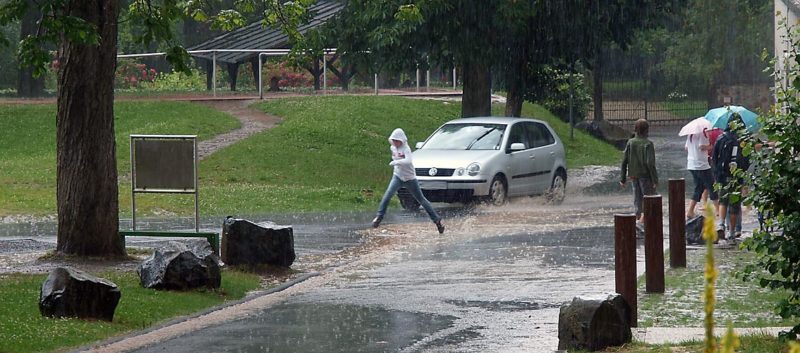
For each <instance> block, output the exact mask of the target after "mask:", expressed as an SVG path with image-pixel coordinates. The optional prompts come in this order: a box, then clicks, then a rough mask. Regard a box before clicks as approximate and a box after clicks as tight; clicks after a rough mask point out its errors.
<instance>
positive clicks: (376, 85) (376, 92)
mask: <svg viewBox="0 0 800 353" xmlns="http://www.w3.org/2000/svg"><path fill="white" fill-rule="evenodd" d="M375 95H376V96H377V95H378V74H377V73H376V74H375Z"/></svg>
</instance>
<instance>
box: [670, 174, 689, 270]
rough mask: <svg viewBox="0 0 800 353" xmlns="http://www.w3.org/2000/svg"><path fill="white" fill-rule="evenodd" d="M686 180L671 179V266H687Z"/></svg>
mask: <svg viewBox="0 0 800 353" xmlns="http://www.w3.org/2000/svg"><path fill="white" fill-rule="evenodd" d="M685 214H686V182H685V181H684V180H683V178H681V179H670V180H669V267H672V268H678V267H686V219H685V218H684V217H685Z"/></svg>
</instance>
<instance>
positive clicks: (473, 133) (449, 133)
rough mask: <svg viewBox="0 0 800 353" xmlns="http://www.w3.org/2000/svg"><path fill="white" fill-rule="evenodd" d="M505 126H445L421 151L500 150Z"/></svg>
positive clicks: (437, 131)
mask: <svg viewBox="0 0 800 353" xmlns="http://www.w3.org/2000/svg"><path fill="white" fill-rule="evenodd" d="M505 129H506V125H505V124H474V123H463V124H445V125H444V126H442V127H441V128H439V130H436V132H435V133H433V135H432V136H431V137H430V138H429V139H428V141H427V142H425V145H424V146H423V147H422V148H423V149H438V150H496V149H500V143H501V141H502V140H503V133H504V132H505Z"/></svg>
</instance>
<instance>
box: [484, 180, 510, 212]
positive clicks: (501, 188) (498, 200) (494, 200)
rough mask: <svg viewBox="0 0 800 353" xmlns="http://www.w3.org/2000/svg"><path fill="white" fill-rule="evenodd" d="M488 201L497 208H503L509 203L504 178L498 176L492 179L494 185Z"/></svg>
mask: <svg viewBox="0 0 800 353" xmlns="http://www.w3.org/2000/svg"><path fill="white" fill-rule="evenodd" d="M487 201H488V202H489V203H490V204H492V205H495V206H502V205H504V204H505V203H506V202H507V201H508V192H507V191H506V182H505V180H504V179H503V177H501V176H499V175H497V176H495V177H494V179H492V184H491V185H490V186H489V198H488V200H487Z"/></svg>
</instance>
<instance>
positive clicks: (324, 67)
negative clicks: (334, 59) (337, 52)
mask: <svg viewBox="0 0 800 353" xmlns="http://www.w3.org/2000/svg"><path fill="white" fill-rule="evenodd" d="M327 92H328V60H327V59H326V58H325V54H324V53H323V54H322V93H323V94H324V93H327Z"/></svg>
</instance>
